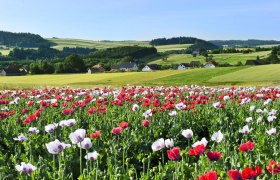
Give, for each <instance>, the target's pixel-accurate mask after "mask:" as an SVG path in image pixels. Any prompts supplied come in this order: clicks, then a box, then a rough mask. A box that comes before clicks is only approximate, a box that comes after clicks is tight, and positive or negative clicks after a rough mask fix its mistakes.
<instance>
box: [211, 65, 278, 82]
mask: <svg viewBox="0 0 280 180" xmlns="http://www.w3.org/2000/svg"><path fill="white" fill-rule="evenodd" d="M209 82H212V83H217V82H219V83H224V82H263V83H264V82H267V83H268V84H274V85H277V86H279V85H280V64H273V65H265V66H251V67H248V68H246V69H242V70H239V71H236V72H231V73H227V74H224V75H221V76H216V77H213V78H212V79H211V80H210V81H209Z"/></svg>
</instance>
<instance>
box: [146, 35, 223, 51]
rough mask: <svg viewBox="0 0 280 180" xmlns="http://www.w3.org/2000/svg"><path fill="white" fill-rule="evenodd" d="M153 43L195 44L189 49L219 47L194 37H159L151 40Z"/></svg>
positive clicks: (155, 44)
mask: <svg viewBox="0 0 280 180" xmlns="http://www.w3.org/2000/svg"><path fill="white" fill-rule="evenodd" d="M150 44H151V45H154V46H158V45H170V44H193V45H192V46H190V47H189V50H191V51H194V50H200V51H203V50H212V49H217V48H219V47H218V46H217V45H214V44H212V43H211V42H208V41H205V40H202V39H197V38H194V37H173V38H169V39H166V38H159V39H153V40H152V41H151V42H150Z"/></svg>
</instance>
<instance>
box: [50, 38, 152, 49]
mask: <svg viewBox="0 0 280 180" xmlns="http://www.w3.org/2000/svg"><path fill="white" fill-rule="evenodd" d="M48 40H49V41H50V42H53V43H55V44H57V45H55V46H53V48H56V49H59V50H62V49H63V47H84V48H97V49H105V48H112V47H120V46H136V45H137V46H150V45H149V42H144V41H92V40H82V39H61V38H51V39H48Z"/></svg>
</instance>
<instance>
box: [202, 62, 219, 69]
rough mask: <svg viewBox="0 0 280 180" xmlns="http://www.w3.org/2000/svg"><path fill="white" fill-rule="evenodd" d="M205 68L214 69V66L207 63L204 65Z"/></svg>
mask: <svg viewBox="0 0 280 180" xmlns="http://www.w3.org/2000/svg"><path fill="white" fill-rule="evenodd" d="M204 67H205V68H215V67H216V66H215V65H214V64H212V63H207V64H205V65H204Z"/></svg>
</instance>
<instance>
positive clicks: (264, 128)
mask: <svg viewBox="0 0 280 180" xmlns="http://www.w3.org/2000/svg"><path fill="white" fill-rule="evenodd" d="M244 70H246V69H244ZM244 70H241V71H244ZM279 106H280V89H279V88H255V87H239V88H234V87H231V88H226V87H223V88H212V87H206V86H203V87H200V86H170V87H163V86H153V87H141V86H138V87H136V86H126V87H125V88H121V89H119V88H110V87H105V88H90V89H82V88H78V89H72V88H68V87H65V88H49V89H47V88H43V89H36V88H33V89H30V90H8V89H5V90H2V91H0V122H1V124H2V126H0V133H1V136H0V138H1V141H0V142H1V143H0V147H1V148H0V165H1V168H0V179H3V180H4V179H32V180H35V179H63V180H64V179H65V180H72V179H87V180H90V179H95V180H99V179H145V180H148V179H156V180H158V179H173V180H181V179H196V180H205V179H206V180H218V179H220V180H230V179H231V180H242V179H244V180H247V179H265V180H268V179H269V180H277V179H279V178H280V176H279V172H280V164H279V163H280V151H279V148H280V140H279V138H280V136H279V130H280V129H279Z"/></svg>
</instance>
